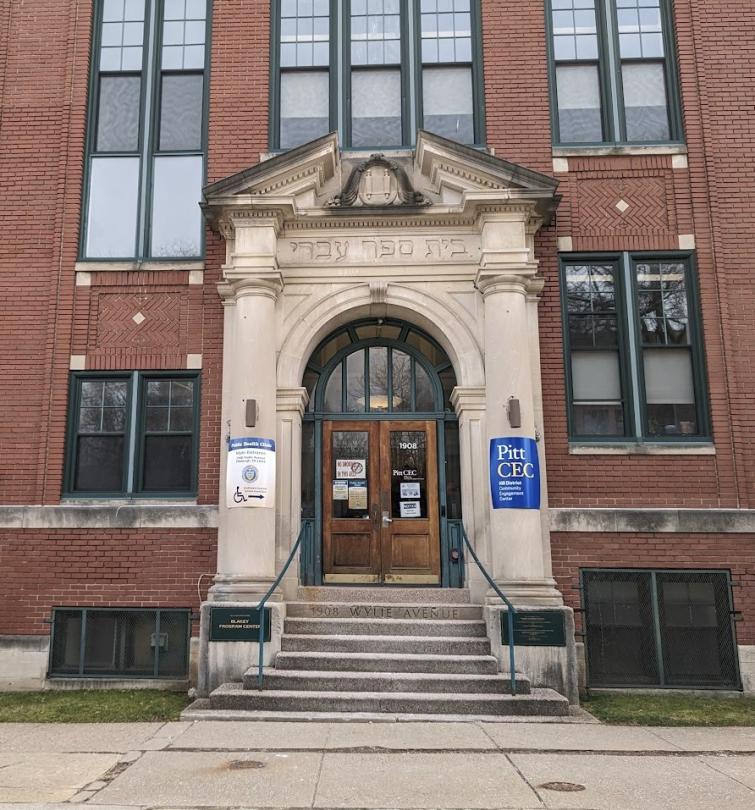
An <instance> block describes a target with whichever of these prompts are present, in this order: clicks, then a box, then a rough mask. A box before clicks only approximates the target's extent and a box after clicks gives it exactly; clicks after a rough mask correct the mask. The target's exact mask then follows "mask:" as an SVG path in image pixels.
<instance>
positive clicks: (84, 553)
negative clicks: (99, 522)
mask: <svg viewBox="0 0 755 810" xmlns="http://www.w3.org/2000/svg"><path fill="white" fill-rule="evenodd" d="M216 545H217V532H216V531H215V530H212V529H181V530H176V531H165V530H156V529H152V530H142V531H125V530H123V529H119V530H105V529H103V530H98V531H95V530H87V531H82V530H75V531H70V530H56V531H47V532H45V531H25V532H4V533H3V534H1V535H0V571H2V572H3V609H2V611H0V635H5V634H8V635H13V634H22V635H25V634H33V635H47V634H48V633H49V632H50V627H49V625H48V624H45V619H47V618H49V616H50V609H51V608H52V607H55V606H82V607H85V606H90V605H92V606H103V607H183V608H192V609H194V610H198V609H199V603H200V599H199V595H198V593H197V585H198V583H199V579H200V576H202V575H203V574H210V575H212V574H214V572H215V555H216ZM211 582H212V578H211V576H210V577H208V576H205V577H203V579H202V580H201V594H202V598H204V597H205V596H206V593H207V588H208V586H209V585H210V584H211ZM194 629H195V631H196V630H197V627H195V628H194Z"/></svg>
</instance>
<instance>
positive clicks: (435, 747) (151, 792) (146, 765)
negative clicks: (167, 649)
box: [0, 721, 755, 810]
mask: <svg viewBox="0 0 755 810" xmlns="http://www.w3.org/2000/svg"><path fill="white" fill-rule="evenodd" d="M77 804H79V805H82V806H83V807H86V808H90V810H103V809H104V808H124V810H125V808H128V810H134V808H200V807H204V808H225V807H229V808H230V807H233V808H242V807H243V808H297V810H298V808H352V810H353V808H375V809H377V808H384V809H386V810H387V808H394V809H396V810H397V809H398V808H465V809H467V810H469V809H470V808H519V810H531V809H533V808H576V809H577V810H602V809H603V808H605V809H606V810H624V808H626V810H639V809H640V808H642V810H654V809H655V808H674V810H678V809H679V808H683V809H684V810H696V809H697V808H701V810H702V809H703V808H704V810H710V809H711V808H720V807H724V808H726V810H740V808H741V809H742V810H745V808H746V810H752V808H753V807H755V728H727V729H717V728H712V729H681V728H618V727H610V726H604V725H600V724H591V723H580V722H573V721H572V722H569V721H566V722H550V723H533V722H511V723H509V722H505V723H502V722H498V723H486V722H458V723H423V722H406V723H364V722H352V723H318V722H312V723H295V722H291V723H276V722H259V723H253V722H247V723H238V722H212V721H208V722H201V723H191V722H180V723H133V724H112V725H93V724H82V725H62V724H55V725H27V724H13V723H8V724H0V810H8V809H9V808H11V807H18V808H29V807H45V808H67V810H71V807H72V805H77Z"/></svg>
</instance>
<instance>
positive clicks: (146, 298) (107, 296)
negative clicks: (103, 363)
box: [90, 292, 188, 351]
mask: <svg viewBox="0 0 755 810" xmlns="http://www.w3.org/2000/svg"><path fill="white" fill-rule="evenodd" d="M187 306H188V297H187V295H186V294H185V293H162V292H161V293H148V294H138V295H133V294H129V293H100V294H99V295H98V296H97V301H96V308H97V328H96V332H95V334H94V343H93V345H90V349H92V350H97V349H114V348H128V347H133V346H138V347H140V348H148V349H153V350H160V351H165V350H177V349H179V348H180V346H181V344H182V342H183V341H182V333H183V332H184V331H185V325H186V312H187ZM134 313H138V314H140V315H141V318H136V317H134Z"/></svg>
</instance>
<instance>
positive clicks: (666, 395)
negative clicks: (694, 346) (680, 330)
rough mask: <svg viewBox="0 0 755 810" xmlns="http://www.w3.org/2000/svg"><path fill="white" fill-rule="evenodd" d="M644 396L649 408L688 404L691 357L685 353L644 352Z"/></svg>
mask: <svg viewBox="0 0 755 810" xmlns="http://www.w3.org/2000/svg"><path fill="white" fill-rule="evenodd" d="M643 358H644V362H645V396H646V398H647V402H648V403H649V404H657V403H673V404H691V403H694V401H695V394H694V386H693V384H692V357H691V355H690V352H689V350H687V349H674V348H669V349H645V351H644V352H643Z"/></svg>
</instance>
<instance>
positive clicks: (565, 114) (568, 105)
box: [556, 65, 603, 143]
mask: <svg viewBox="0 0 755 810" xmlns="http://www.w3.org/2000/svg"><path fill="white" fill-rule="evenodd" d="M556 93H557V95H558V129H559V140H560V141H561V143H597V142H599V141H602V140H603V124H602V118H601V103H600V82H599V80H598V68H597V65H569V66H566V65H563V66H559V67H557V68H556Z"/></svg>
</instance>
